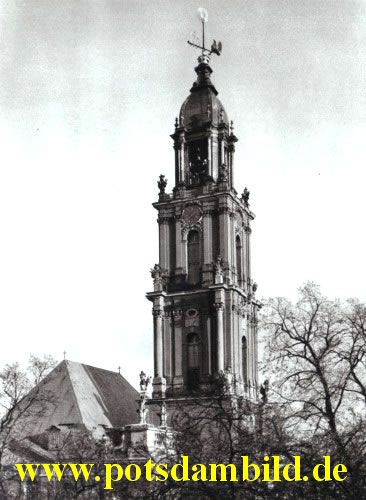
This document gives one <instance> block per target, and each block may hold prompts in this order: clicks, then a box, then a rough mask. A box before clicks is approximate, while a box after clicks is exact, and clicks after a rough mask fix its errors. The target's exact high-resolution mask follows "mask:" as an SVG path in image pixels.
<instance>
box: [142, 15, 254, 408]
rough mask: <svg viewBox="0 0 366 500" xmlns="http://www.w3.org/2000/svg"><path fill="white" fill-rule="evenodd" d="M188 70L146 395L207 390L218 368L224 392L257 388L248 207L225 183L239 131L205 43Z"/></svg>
mask: <svg viewBox="0 0 366 500" xmlns="http://www.w3.org/2000/svg"><path fill="white" fill-rule="evenodd" d="M205 20H206V19H205V18H204V17H203V19H202V29H203V40H202V45H197V44H195V43H192V42H188V43H190V45H193V46H194V47H197V48H198V49H199V50H200V51H201V54H200V56H199V58H198V65H197V66H196V68H195V72H196V74H197V79H196V81H195V82H194V83H193V86H192V88H191V90H190V94H189V96H188V97H187V99H186V100H185V101H184V103H183V105H182V107H181V109H180V113H179V118H176V120H175V130H174V133H173V134H172V135H171V138H172V139H173V144H174V153H175V156H174V159H175V184H174V187H173V190H172V193H168V192H166V187H167V180H166V179H165V176H164V175H161V176H160V179H159V182H158V187H159V190H160V193H159V199H158V201H157V202H156V203H154V204H153V206H154V207H155V208H156V210H157V211H158V224H159V263H158V264H156V265H155V266H154V268H153V269H152V270H151V274H152V278H153V283H154V289H153V291H152V292H150V293H148V294H147V298H148V299H149V300H150V301H151V302H152V303H153V317H154V378H153V395H152V396H153V399H156V400H157V399H162V398H173V399H174V398H180V397H187V396H197V395H199V394H209V393H210V391H211V390H212V389H213V387H214V385H215V383H217V380H218V378H219V377H222V376H223V377H226V381H227V382H228V383H229V384H230V387H231V389H230V390H231V391H232V394H233V395H237V396H244V397H247V398H248V399H252V400H255V399H256V397H257V386H258V377H257V311H258V308H259V307H260V304H259V302H258V301H257V300H256V298H255V291H256V288H257V286H256V284H255V283H254V282H253V280H252V277H251V266H250V260H251V255H250V236H251V227H250V226H251V222H252V220H253V219H254V214H253V213H252V212H251V210H250V208H249V191H248V190H247V189H246V188H245V189H244V192H243V194H242V195H241V197H239V196H238V194H237V191H236V190H235V187H234V155H235V145H236V143H237V141H238V138H237V137H236V136H235V134H234V128H233V123H232V122H229V119H228V115H227V113H226V111H225V108H224V106H223V105H222V103H221V101H220V100H219V98H218V97H217V96H218V92H217V90H216V88H215V86H214V84H213V83H212V80H211V74H212V69H211V67H210V56H211V55H212V54H216V55H220V53H221V48H222V47H221V43H218V44H217V43H216V42H215V41H214V43H213V44H212V46H211V49H207V48H205V41H204V27H205V26H204V23H205Z"/></svg>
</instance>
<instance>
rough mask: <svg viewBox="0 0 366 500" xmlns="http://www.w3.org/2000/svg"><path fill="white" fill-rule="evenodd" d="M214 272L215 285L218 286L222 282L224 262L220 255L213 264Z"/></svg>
mask: <svg viewBox="0 0 366 500" xmlns="http://www.w3.org/2000/svg"><path fill="white" fill-rule="evenodd" d="M213 266H214V271H215V284H219V283H222V282H223V268H224V261H223V260H222V257H221V256H220V255H218V256H217V258H216V262H214V264H213Z"/></svg>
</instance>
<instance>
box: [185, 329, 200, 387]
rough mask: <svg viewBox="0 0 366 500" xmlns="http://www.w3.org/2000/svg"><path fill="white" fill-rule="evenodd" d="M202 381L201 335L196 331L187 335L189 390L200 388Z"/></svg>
mask: <svg viewBox="0 0 366 500" xmlns="http://www.w3.org/2000/svg"><path fill="white" fill-rule="evenodd" d="M199 381H200V351H199V337H198V335H197V334H196V333H190V334H188V336H187V387H188V389H189V390H194V389H197V388H198V385H199Z"/></svg>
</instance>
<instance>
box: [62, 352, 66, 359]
mask: <svg viewBox="0 0 366 500" xmlns="http://www.w3.org/2000/svg"><path fill="white" fill-rule="evenodd" d="M63 355H64V360H65V359H66V351H64V352H63Z"/></svg>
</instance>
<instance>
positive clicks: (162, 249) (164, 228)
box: [158, 217, 170, 271]
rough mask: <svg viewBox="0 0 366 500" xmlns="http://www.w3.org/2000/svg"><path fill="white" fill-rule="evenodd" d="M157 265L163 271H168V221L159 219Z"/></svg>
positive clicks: (163, 218)
mask: <svg viewBox="0 0 366 500" xmlns="http://www.w3.org/2000/svg"><path fill="white" fill-rule="evenodd" d="M158 222H159V263H160V266H161V268H162V269H163V270H167V271H169V268H170V262H169V251H170V248H169V219H168V218H167V217H159V219H158Z"/></svg>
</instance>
